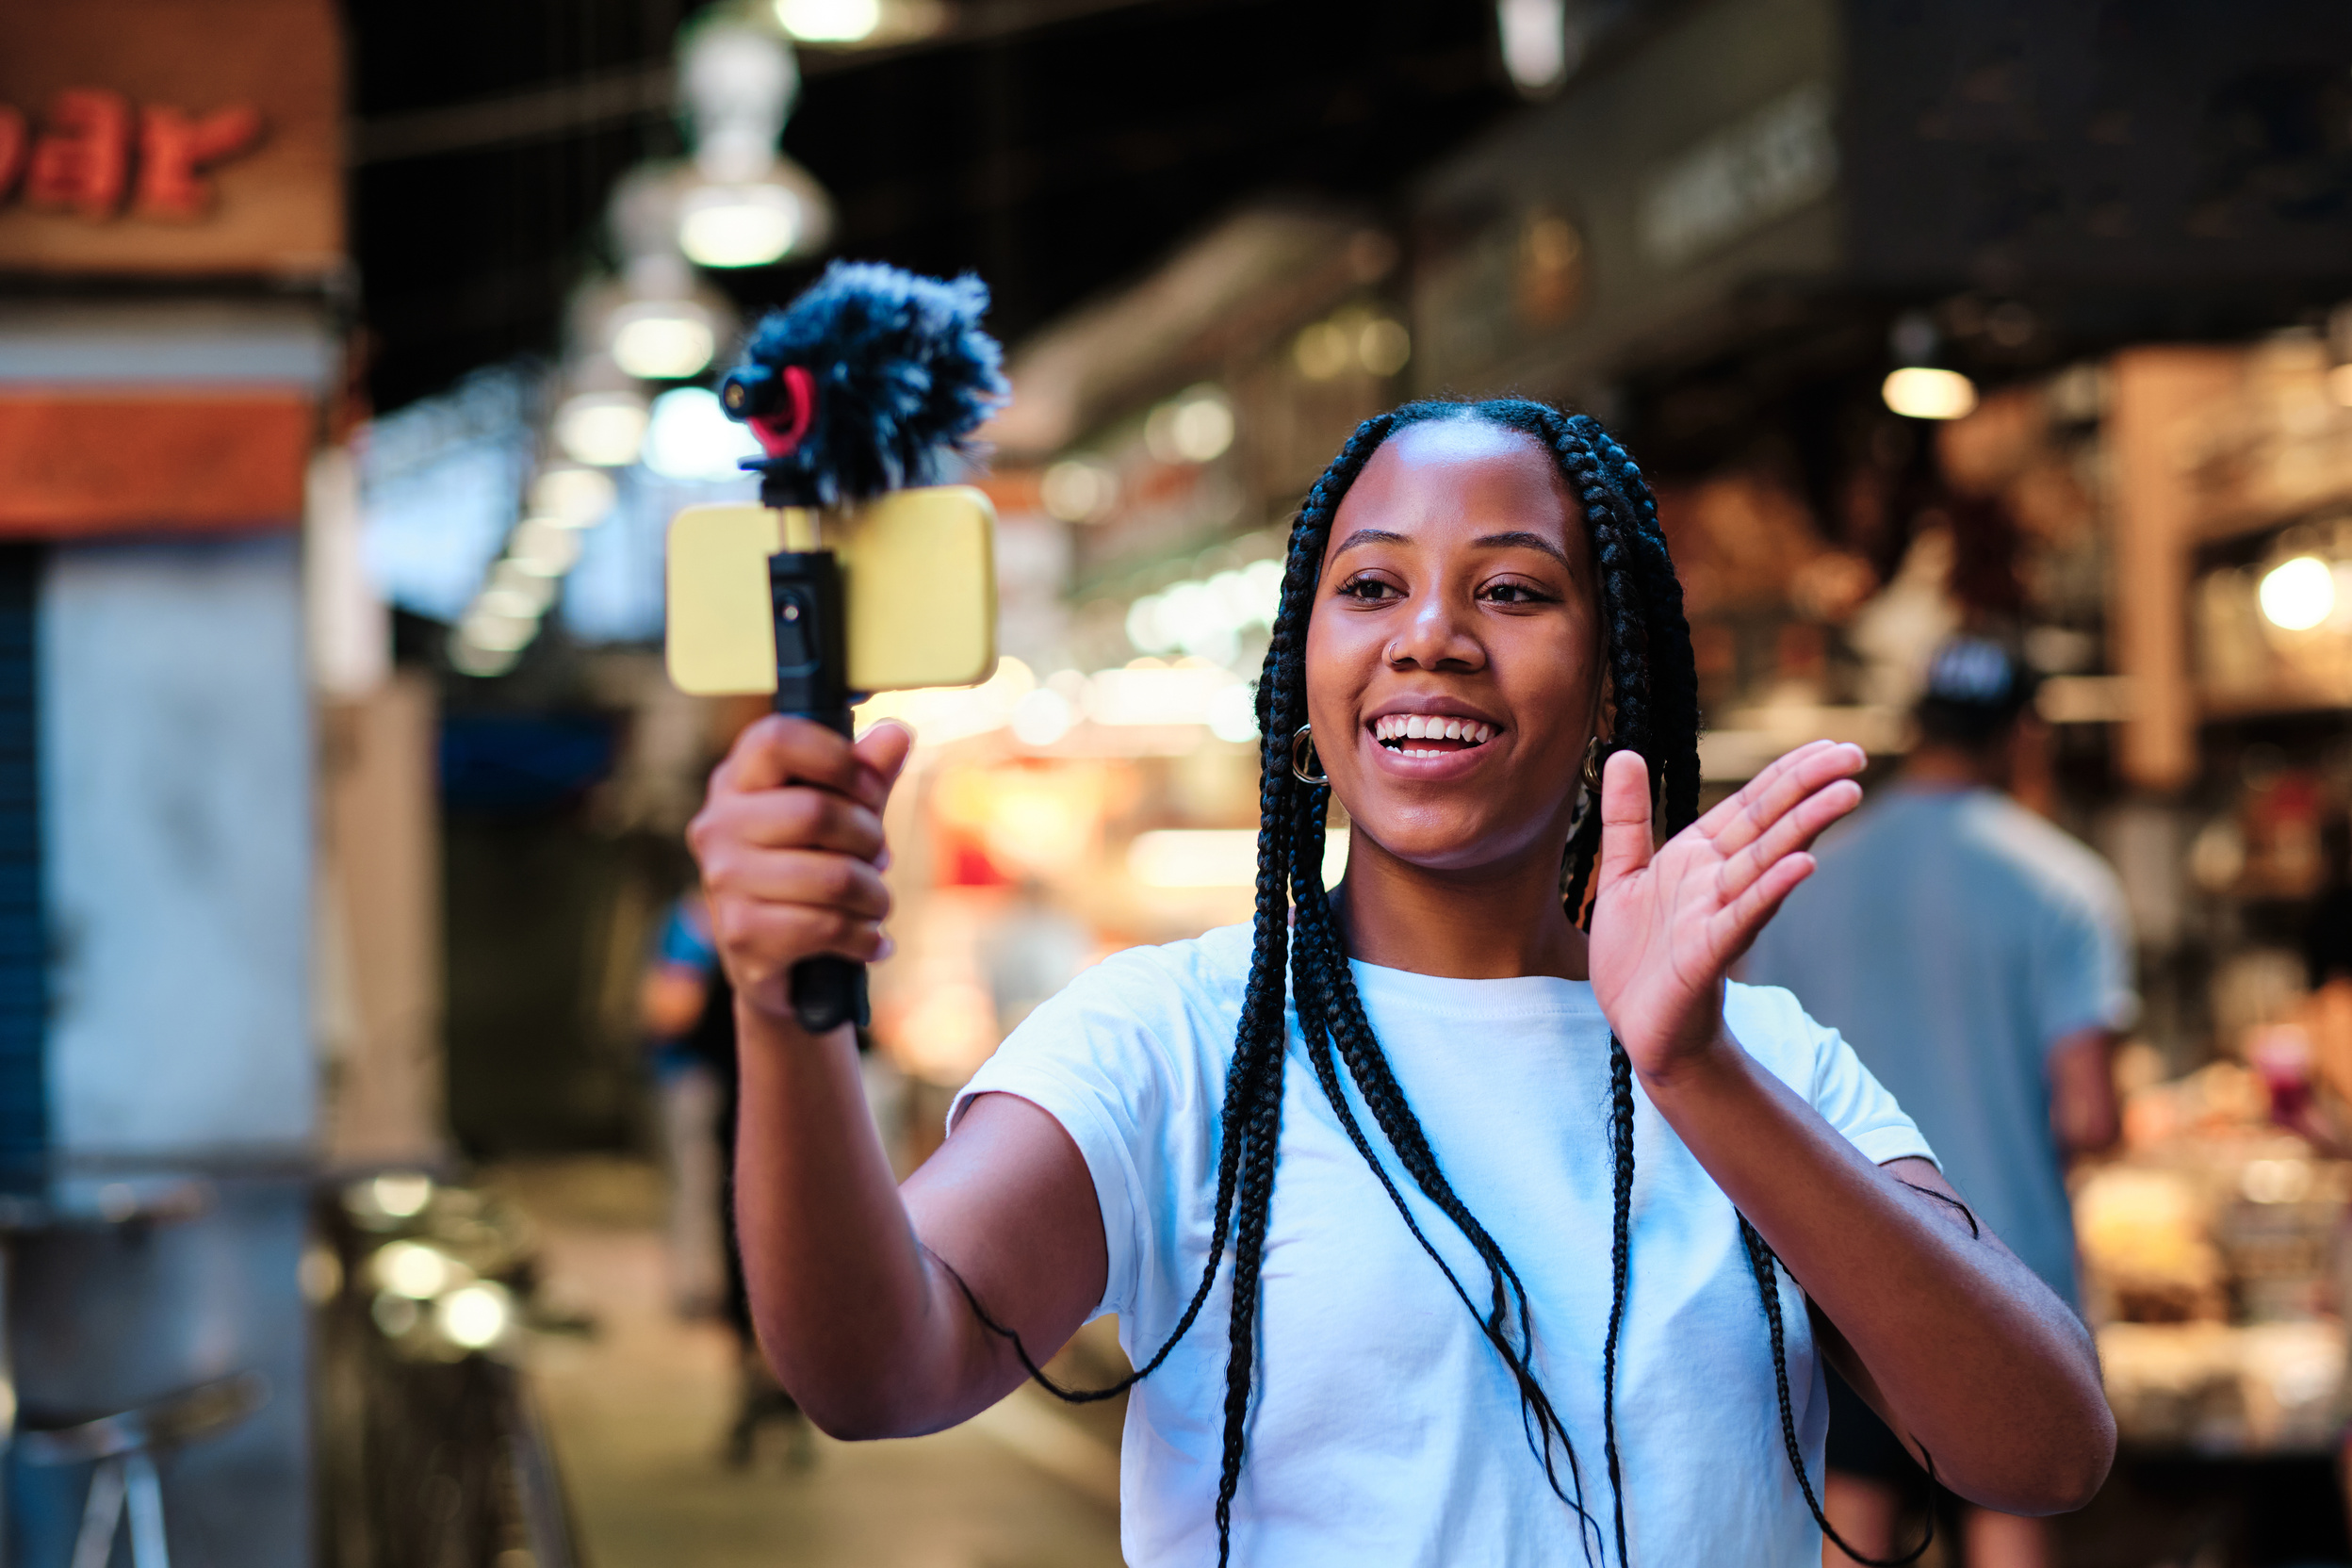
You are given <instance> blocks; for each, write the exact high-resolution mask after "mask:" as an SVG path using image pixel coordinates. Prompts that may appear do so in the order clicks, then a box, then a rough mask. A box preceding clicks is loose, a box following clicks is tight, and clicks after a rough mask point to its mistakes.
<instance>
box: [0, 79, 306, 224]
mask: <svg viewBox="0 0 2352 1568" xmlns="http://www.w3.org/2000/svg"><path fill="white" fill-rule="evenodd" d="M260 139H261V113H260V111H259V110H257V109H255V108H254V107H253V106H252V105H250V104H232V105H230V106H227V107H226V108H219V109H215V110H213V111H212V112H211V113H209V114H202V115H192V114H189V113H188V112H187V111H186V110H184V109H178V108H173V107H172V106H169V105H164V104H149V105H144V106H139V107H137V108H136V109H135V108H134V107H133V106H132V104H131V101H130V100H129V99H128V98H125V97H124V96H123V95H122V94H121V93H119V92H114V91H110V90H107V89H105V88H68V89H66V90H64V91H62V92H60V93H58V94H57V96H56V97H54V98H52V99H51V100H50V101H49V112H48V113H47V114H46V115H45V116H43V117H42V119H41V126H40V129H39V131H38V132H36V131H35V130H34V129H33V127H32V126H31V125H30V124H29V123H28V122H27V121H26V119H25V116H24V111H23V110H21V109H18V108H16V107H14V106H10V105H7V104H0V203H5V202H6V201H7V200H8V197H9V196H10V195H11V194H12V193H13V192H14V191H15V190H16V189H17V187H18V185H19V183H20V182H22V184H23V186H24V204H25V205H26V206H28V207H31V208H33V209H35V210H36V211H40V212H74V213H79V214H80V215H81V216H82V217H83V218H85V219H88V220H89V221H91V222H104V221H106V220H107V219H110V218H112V217H114V216H115V214H117V213H119V212H121V211H122V206H123V200H124V198H125V197H126V196H127V197H129V199H130V209H131V211H132V213H133V214H135V215H136V216H138V217H140V218H150V219H155V220H157V221H163V222H182V223H185V222H190V221H194V220H196V219H199V218H202V217H204V214H205V213H207V212H209V211H211V210H212V201H213V194H214V193H213V187H212V182H211V181H210V180H209V179H207V178H205V177H204V171H205V170H207V169H210V168H212V167H214V166H215V165H218V164H221V163H224V162H226V161H227V160H228V159H230V158H233V157H235V156H237V155H238V154H239V153H242V152H244V151H246V150H247V149H248V148H250V147H252V146H253V143H254V142H256V141H258V140H260ZM134 166H136V178H134Z"/></svg>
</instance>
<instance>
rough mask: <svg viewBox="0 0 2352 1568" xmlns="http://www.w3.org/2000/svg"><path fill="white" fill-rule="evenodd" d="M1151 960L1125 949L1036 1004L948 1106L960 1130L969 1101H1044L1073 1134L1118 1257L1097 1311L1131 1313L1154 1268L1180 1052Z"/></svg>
mask: <svg viewBox="0 0 2352 1568" xmlns="http://www.w3.org/2000/svg"><path fill="white" fill-rule="evenodd" d="M1167 986H1168V979H1167V977H1166V976H1164V975H1162V974H1160V973H1159V972H1157V971H1156V969H1155V968H1154V966H1153V965H1152V961H1151V960H1150V959H1149V958H1146V957H1143V956H1139V955H1132V954H1119V955H1114V956H1112V957H1110V958H1107V959H1105V960H1104V961H1103V962H1102V963H1100V964H1097V965H1096V966H1095V967H1094V968H1092V969H1090V970H1088V971H1086V972H1085V973H1083V974H1081V975H1080V976H1078V978H1077V979H1075V980H1073V981H1071V982H1070V985H1069V986H1067V987H1065V988H1063V989H1062V990H1061V992H1060V993H1059V994H1057V995H1055V996H1054V997H1052V998H1050V999H1049V1000H1047V1001H1046V1002H1045V1003H1043V1004H1042V1005H1039V1006H1038V1007H1037V1008H1036V1009H1035V1010H1034V1011H1032V1012H1031V1013H1030V1014H1029V1016H1028V1017H1027V1018H1025V1019H1023V1020H1022V1021H1021V1024H1020V1026H1019V1027H1018V1028H1016V1029H1014V1031H1013V1032H1012V1033H1011V1034H1010V1035H1008V1036H1006V1037H1005V1043H1004V1044H1002V1045H1000V1046H998V1047H997V1049H996V1054H994V1055H992V1056H990V1057H989V1058H988V1060H987V1061H986V1062H984V1063H982V1064H981V1066H980V1070H979V1071H977V1072H975V1073H973V1074H972V1081H971V1082H970V1083H968V1084H966V1085H965V1086H964V1087H963V1089H962V1090H961V1091H960V1092H959V1093H958V1094H957V1095H956V1100H955V1103H953V1104H952V1105H950V1106H949V1107H948V1113H947V1127H948V1131H949V1133H950V1134H953V1133H954V1132H955V1130H956V1121H957V1120H958V1119H961V1117H962V1116H963V1114H964V1110H965V1107H967V1106H968V1105H970V1104H971V1103H972V1101H973V1100H975V1099H977V1098H978V1097H980V1096H981V1095H984V1094H1010V1095H1014V1096H1017V1097H1019V1098H1020V1099H1022V1100H1026V1101H1028V1102H1029V1103H1031V1104H1033V1105H1036V1106H1037V1107H1038V1108H1039V1109H1040V1110H1042V1111H1044V1112H1045V1113H1046V1114H1047V1115H1048V1116H1050V1117H1052V1118H1053V1119H1054V1120H1055V1121H1057V1122H1059V1123H1061V1126H1062V1130H1063V1131H1064V1132H1066V1133H1068V1134H1069V1135H1070V1141H1071V1142H1072V1143H1075V1144H1076V1145H1077V1146H1078V1152H1079V1153H1080V1154H1081V1155H1082V1156H1084V1158H1085V1160H1086V1172H1087V1174H1088V1175H1089V1176H1091V1177H1092V1178H1093V1181H1094V1193H1095V1200H1096V1201H1097V1203H1099V1204H1100V1205H1101V1208H1102V1211H1103V1248H1104V1250H1105V1251H1106V1252H1107V1254H1108V1264H1109V1266H1108V1269H1107V1270H1106V1272H1105V1274H1104V1277H1103V1299H1102V1301H1101V1302H1100V1303H1099V1304H1098V1305H1097V1307H1096V1309H1095V1312H1094V1314H1093V1315H1095V1316H1098V1317H1099V1316H1101V1315H1103V1314H1105V1313H1124V1312H1127V1311H1129V1310H1131V1304H1132V1303H1133V1301H1134V1300H1135V1289H1136V1284H1137V1282H1138V1280H1139V1279H1140V1278H1141V1277H1142V1275H1143V1272H1144V1270H1145V1269H1146V1268H1147V1267H1148V1266H1149V1263H1150V1259H1149V1257H1148V1253H1149V1251H1150V1250H1151V1246H1152V1241H1151V1236H1150V1233H1149V1232H1148V1230H1147V1227H1146V1225H1145V1223H1144V1217H1145V1215H1146V1213H1147V1211H1148V1207H1149V1199H1148V1196H1147V1195H1148V1193H1149V1191H1150V1188H1149V1186H1148V1185H1147V1182H1146V1178H1145V1176H1144V1173H1143V1172H1142V1170H1141V1169H1140V1168H1139V1161H1142V1162H1146V1163H1148V1162H1149V1160H1150V1157H1151V1154H1150V1151H1151V1149H1152V1141H1153V1140H1152V1139H1151V1138H1150V1137H1149V1136H1148V1135H1147V1129H1152V1128H1154V1127H1156V1126H1158V1125H1159V1123H1160V1121H1161V1119H1162V1117H1163V1113H1164V1110H1165V1107H1166V1105H1167V1103H1168V1098H1169V1096H1168V1076H1169V1072H1170V1066H1171V1060H1172V1058H1171V1056H1170V1054H1169V1052H1168V1045H1167V1042H1166V1041H1165V1040H1163V1039H1162V1038H1160V1037H1159V1036H1160V1034H1161V1033H1162V1031H1161V1029H1158V1028H1155V1027H1154V1023H1155V1021H1154V1020H1153V1018H1152V1012H1153V1009H1152V1007H1150V1006H1149V1005H1144V1006H1138V1005H1137V1003H1138V1001H1142V1000H1145V999H1148V998H1150V997H1151V996H1152V993H1154V992H1155V991H1159V990H1164V989H1166V988H1167Z"/></svg>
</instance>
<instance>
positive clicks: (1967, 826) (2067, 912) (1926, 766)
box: [1747, 636, 2137, 1568]
mask: <svg viewBox="0 0 2352 1568" xmlns="http://www.w3.org/2000/svg"><path fill="white" fill-rule="evenodd" d="M2031 695H2032V680H2031V676H2030V672H2028V670H2027V669H2026V668H2025V666H2024V664H2023V662H2022V661H2020V660H2018V659H2017V658H2016V657H2015V656H2013V655H2012V654H2011V653H2010V652H2009V651H2008V649H2006V648H2005V647H2004V646H2003V645H2001V644H1999V643H1996V642H1993V641H1990V640H1988V639H1985V638H1981V637H1969V636H1962V637H1954V638H1952V639H1951V640H1949V641H1948V642H1946V643H1945V644H1944V645H1942V646H1941V647H1940V648H1938V649H1937V651H1936V655H1935V657H1934V659H1933V661H1932V662H1931V663H1930V666H1929V673H1928V680H1927V687H1926V692H1925V694H1924V696H1923V697H1922V699H1921V701H1920V703H1919V708H1918V722H1919V741H1918V743H1917V745H1916V746H1915V747H1914V749H1913V750H1912V752H1911V754H1910V756H1909V757H1908V759H1906V760H1905V762H1904V765H1903V772H1902V776H1901V777H1900V779H1899V780H1898V782H1897V783H1896V784H1895V786H1894V787H1893V788H1892V789H1890V790H1888V791H1887V792H1885V794H1884V795H1883V796H1882V797H1881V798H1880V799H1879V800H1878V801H1877V802H1876V803H1874V804H1873V805H1871V806H1870V807H1868V808H1866V809H1863V810H1862V811H1860V812H1858V813H1856V814H1855V816H1854V818H1853V819H1852V820H1851V821H1850V822H1848V823H1846V824H1844V825H1841V826H1839V827H1838V828H1837V829H1835V830H1833V831H1832V832H1831V833H1829V834H1828V835H1826V836H1825V837H1824V838H1823V840H1822V841H1821V847H1820V849H1819V851H1818V855H1817V858H1818V859H1819V861H1820V865H1819V869H1818V870H1816V871H1815V873H1814V874H1813V876H1812V877H1811V879H1810V880H1808V881H1806V882H1805V883H1804V884H1803V885H1802V886H1800V887H1799V888H1798V889H1797V890H1795V892H1793V893H1791V894H1790V895H1789V901H1788V903H1787V904H1786V905H1785V906H1783V907H1782V911H1781V916H1780V918H1779V919H1778V920H1776V921H1774V922H1773V923H1772V924H1770V925H1768V926H1766V927H1765V928H1764V931H1763V933H1762V935H1760V936H1759V937H1758V938H1757V939H1756V946H1755V947H1754V948H1753V949H1752V950H1751V951H1750V953H1749V956H1748V965H1747V979H1748V980H1749V981H1750V982H1751V983H1753V984H1757V985H1767V986H1784V987H1786V988H1788V989H1789V990H1790V991H1791V992H1793V993H1794V994H1795V995H1796V997H1797V1000H1798V1001H1799V1002H1800V1003H1802V1004H1803V1005H1804V1006H1805V1011H1806V1012H1807V1013H1809V1014H1810V1015H1812V1017H1814V1018H1815V1019H1817V1020H1819V1021H1821V1023H1823V1024H1825V1025H1827V1026H1829V1027H1830V1028H1833V1029H1836V1030H1837V1031H1838V1032H1839V1033H1840V1034H1841V1035H1843V1036H1844V1037H1845V1038H1846V1039H1847V1041H1849V1042H1850V1043H1851V1044H1852V1045H1853V1047H1854V1051H1855V1053H1856V1054H1858V1055H1860V1057H1861V1058H1862V1063H1863V1065H1864V1066H1865V1067H1867V1068H1868V1069H1870V1072H1871V1073H1872V1074H1873V1075H1874V1076H1876V1077H1877V1079H1878V1080H1879V1082H1880V1083H1882V1084H1884V1085H1885V1086H1887V1089H1888V1090H1889V1091H1891V1092H1892V1093H1893V1095H1894V1097H1895V1099H1896V1100H1897V1101H1898V1102H1899V1103H1901V1104H1902V1105H1903V1109H1904V1110H1906V1111H1908V1112H1909V1113H1910V1114H1911V1117H1912V1119H1914V1120H1915V1121H1917V1122H1918V1124H1919V1131H1920V1133H1921V1134H1922V1135H1925V1137H1926V1138H1927V1140H1928V1142H1929V1144H1931V1145H1932V1146H1933V1147H1934V1149H1935V1151H1936V1157H1937V1158H1938V1160H1939V1161H1940V1162H1941V1163H1942V1166H1943V1169H1944V1173H1945V1174H1946V1176H1948V1177H1949V1178H1950V1179H1951V1181H1952V1185H1953V1186H1954V1187H1955V1188H1957V1189H1958V1191H1959V1193H1960V1195H1961V1196H1962V1197H1963V1198H1965V1199H1966V1200H1967V1201H1968V1202H1969V1203H1970V1204H1971V1205H1972V1206H1973V1207H1974V1209H1975V1211H1976V1214H1977V1216H1978V1217H1979V1218H1980V1219H1981V1220H1982V1221H1983V1222H1984V1224H1985V1228H1986V1229H1987V1230H1990V1231H1991V1232H1993V1233H1995V1234H1997V1235H1999V1236H2000V1237H2001V1239H2002V1240H2003V1241H2005V1242H2007V1243H2008V1244H2009V1246H2010V1248H2011V1249H2012V1250H2014V1251H2015V1252H2016V1253H2017V1256H2018V1257H2019V1258H2020V1259H2022V1260H2023V1261H2024V1262H2025V1264H2026V1265H2027V1266H2029V1267H2031V1268H2032V1269H2033V1270H2034V1272H2035V1273H2036V1274H2038V1275H2039V1276H2041V1278H2042V1281H2043V1282H2044V1283H2046V1284H2048V1285H2049V1286H2050V1289H2051V1290H2052V1291H2054V1292H2056V1293H2057V1294H2058V1296H2059V1297H2060V1298H2061V1299H2064V1300H2065V1301H2066V1302H2067V1303H2068V1304H2069V1305H2071V1306H2074V1307H2075V1308H2076V1310H2077V1311H2078V1312H2079V1311H2080V1310H2081V1302H2080V1299H2079V1293H2078V1289H2077V1284H2076V1279H2075V1250H2074V1225H2073V1217H2072V1213H2071V1211H2070V1209H2069V1207H2068V1204H2067V1200H2066V1185H2065V1180H2064V1177H2065V1166H2066V1158H2067V1156H2068V1155H2069V1154H2071V1153H2077V1152H2089V1151H2096V1150H2099V1149H2102V1148H2105V1147H2107V1146H2108V1145H2110V1144H2112V1143H2113V1142H2114V1141H2115V1136H2116V1135H2117V1131H2118V1119H2117V1113H2116V1105H2115V1087H2114V1079H2113V1076H2112V1072H2111V1070H2110V1054H2111V1053H2112V1051H2113V1048H2114V1046H2115V1041H2116V1038H2117V1032H2118V1031H2119V1030H2121V1029H2122V1028H2123V1027H2125V1026H2126V1025H2127V1024H2128V1023H2129V1022H2130V1021H2131V1018H2132V1016H2133V1014H2134V1012H2135V1011H2136V1009H2137V999H2136V997H2135V995H2134V993H2133V990H2132V985H2131V956H2130V955H2131V940H2130V936H2129V932H2128V929H2127V924H2126V920H2125V913H2124V907H2123V898H2122V894H2121V890H2119V888H2118V887H2117V885H2116V882H2115V875H2114V874H2113V873H2111V872H2110V871H2109V870H2108V868H2107V866H2106V864H2105V863H2104V862H2103V861H2101V860H2100V859H2099V857H2098V856H2097V855H2095V854H2093V853H2092V852H2091V851H2090V850H2089V849H2088V848H2086V847H2084V846H2083V845H2082V843H2080V842H2079V841H2076V840H2074V839H2072V838H2070V837H2068V836H2067V835H2066V833H2064V832H2062V831H2060V830H2059V829H2058V828H2057V827H2055V826H2053V825H2050V823H2048V822H2046V821H2044V820H2043V819H2042V818H2040V817H2038V816H2035V815H2034V813H2033V812H2031V811H2029V810H2027V809H2025V808H2024V807H2022V806H2020V805H2018V804H2017V802H2016V801H2015V800H2013V799H2011V798H2010V796H2009V795H2008V794H2007V793H2005V792H2004V788H2003V787H2004V786H2005V785H2006V784H2007V783H2008V782H2009V780H2010V777H2011V773H2012V759H2013V758H2014V757H2015V756H2016V755H2017V745H2018V743H2019V737H2020V723H2021V721H2022V720H2023V717H2024V714H2025V711H2026V709H2027V707H2028V704H2029V700H2030V698H2031ZM1829 1467H1830V1476H1829V1485H1828V1494H1827V1496H1826V1498H1825V1499H1824V1501H1825V1504H1826V1507H1827V1511H1828V1513H1829V1515H1830V1518H1831V1519H1832V1521H1833V1522H1835V1523H1836V1525H1837V1527H1838V1533H1839V1534H1841V1535H1843V1536H1844V1537H1845V1538H1846V1539H1847V1540H1848V1541H1850V1542H1852V1543H1854V1545H1855V1546H1856V1547H1858V1548H1860V1549H1861V1550H1863V1551H1864V1552H1866V1553H1868V1554H1869V1555H1870V1556H1874V1557H1884V1556H1886V1555H1887V1551H1888V1549H1889V1548H1890V1547H1891V1546H1892V1544H1894V1541H1895V1537H1896V1529H1895V1526H1896V1522H1897V1516H1898V1514H1899V1512H1900V1511H1901V1509H1902V1506H1903V1498H1904V1496H1905V1495H1909V1496H1912V1497H1917V1496H1918V1495H1919V1492H1920V1491H1921V1490H1923V1489H1924V1487H1925V1484H1926V1483H1925V1478H1923V1477H1921V1476H1920V1474H1919V1470H1918V1468H1917V1467H1916V1466H1915V1465H1913V1463H1912V1462H1911V1460H1910V1458H1909V1456H1908V1455H1907V1454H1905V1453H1904V1451H1903V1446H1902V1445H1901V1444H1900V1443H1899V1442H1898V1441H1897V1440H1896V1439H1895V1437H1894V1435H1893V1434H1892V1433H1891V1432H1889V1431H1888V1430H1887V1428H1886V1425H1885V1424H1884V1423H1883V1422H1881V1421H1880V1420H1879V1419H1878V1417H1877V1416H1876V1415H1875V1414H1874V1413H1872V1412H1871V1411H1870V1407H1869V1406H1868V1405H1867V1404H1865V1403H1864V1402H1863V1401H1862V1399H1861V1398H1860V1397H1857V1396H1855V1395H1854V1392H1853V1390H1852V1389H1851V1388H1849V1387H1847V1386H1846V1385H1845V1383H1844V1382H1843V1381H1842V1380H1838V1378H1837V1376H1836V1374H1835V1373H1833V1374H1832V1376H1831V1382H1830V1429H1829ZM1963 1533H1964V1536H1965V1538H1966V1541H1967V1558H1966V1560H1967V1562H1968V1564H1969V1568H2024V1565H2030V1564H2041V1563H2045V1562H2048V1561H2049V1560H2050V1541H2049V1535H2048V1531H2047V1528H2046V1527H2045V1526H2044V1524H2043V1522H2042V1521H2041V1520H2038V1519H2026V1518H2017V1517H2012V1516H2010V1515H2006V1514H1997V1513H1993V1512H1990V1511H1986V1510H1983V1509H1969V1510H1968V1511H1967V1512H1966V1513H1965V1514H1964V1516H1963ZM1823 1560H1824V1561H1825V1562H1827V1563H1829V1564H1831V1565H1833V1568H1842V1565H1843V1564H1845V1563H1847V1562H1849V1561H1850V1559H1849V1558H1848V1557H1847V1556H1846V1555H1845V1554H1844V1553H1843V1552H1840V1551H1839V1550H1838V1548H1837V1547H1836V1546H1835V1545H1834V1544H1831V1545H1825V1547H1824V1549H1823Z"/></svg>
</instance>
